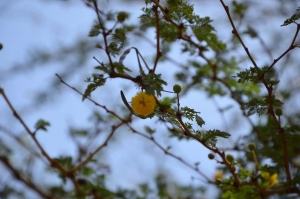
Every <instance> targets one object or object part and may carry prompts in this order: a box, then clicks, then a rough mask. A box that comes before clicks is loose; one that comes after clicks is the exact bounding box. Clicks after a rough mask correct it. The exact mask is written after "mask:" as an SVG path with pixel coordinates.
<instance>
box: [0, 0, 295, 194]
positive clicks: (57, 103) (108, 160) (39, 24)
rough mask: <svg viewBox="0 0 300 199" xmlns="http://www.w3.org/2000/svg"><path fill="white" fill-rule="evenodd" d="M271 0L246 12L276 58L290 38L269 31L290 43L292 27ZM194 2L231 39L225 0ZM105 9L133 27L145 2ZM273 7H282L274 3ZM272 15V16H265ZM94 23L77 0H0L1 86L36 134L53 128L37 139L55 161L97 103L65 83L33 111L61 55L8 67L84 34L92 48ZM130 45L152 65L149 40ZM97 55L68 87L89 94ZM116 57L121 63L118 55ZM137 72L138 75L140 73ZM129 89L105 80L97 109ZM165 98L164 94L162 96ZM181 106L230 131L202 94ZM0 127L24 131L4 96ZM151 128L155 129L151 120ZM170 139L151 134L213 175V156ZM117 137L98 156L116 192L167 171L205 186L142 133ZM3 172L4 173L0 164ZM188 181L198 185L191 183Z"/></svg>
mask: <svg viewBox="0 0 300 199" xmlns="http://www.w3.org/2000/svg"><path fill="white" fill-rule="evenodd" d="M141 2H142V1H141ZM199 2H200V3H199ZM225 2H226V1H225ZM227 2H228V1H227ZM269 2H271V0H267V1H260V3H259V4H260V5H259V6H258V5H255V4H254V5H253V8H252V7H250V9H249V12H247V13H246V17H248V19H247V21H248V22H249V21H250V22H251V20H253V21H255V26H256V27H258V28H259V29H258V30H259V33H260V36H261V37H262V38H263V39H264V41H265V42H266V44H267V45H274V42H275V43H278V48H277V49H276V51H275V52H274V54H273V56H274V58H275V57H278V55H280V53H282V52H283V51H284V50H285V49H286V48H287V47H288V45H289V42H290V41H291V39H288V38H287V39H286V40H280V42H279V41H272V39H271V38H270V37H269V36H268V35H269V33H270V31H274V32H277V33H278V34H282V35H287V37H289V36H290V38H292V35H293V34H294V30H295V27H292V26H291V27H284V28H283V27H280V25H281V24H282V23H283V21H284V20H285V19H286V18H288V17H289V16H290V14H289V13H287V14H288V15H287V16H286V17H285V18H284V17H282V16H278V17H274V13H273V12H274V10H275V8H274V7H273V8H272V6H269V4H268V3H269ZM272 2H273V1H272ZM192 3H193V4H195V12H196V13H198V14H199V13H201V14H200V16H201V17H203V16H210V17H211V18H212V19H214V20H215V22H214V25H216V29H217V33H218V35H219V36H220V38H221V39H223V40H225V41H226V40H228V38H229V37H230V35H231V28H230V26H229V23H228V20H227V16H226V14H225V11H224V10H223V8H222V6H221V4H220V2H219V1H217V0H200V1H192ZM103 4H105V8H106V11H121V10H124V11H128V12H130V13H131V18H130V21H131V22H136V21H137V20H138V16H139V15H141V14H142V11H141V8H142V6H143V5H144V4H143V3H136V4H130V6H128V4H126V3H120V1H116V0H110V1H103ZM276 6H279V5H277V4H276ZM285 6H290V8H289V10H293V9H296V7H294V6H293V5H285ZM261 10H264V11H263V12H264V14H265V16H268V14H269V15H270V20H267V18H265V19H264V20H260V21H258V22H257V21H256V20H257V18H259V17H260V15H259V13H260V11H261ZM287 10H288V9H287ZM267 11H268V12H269V13H266V12H267ZM275 11H276V10H275ZM261 12H262V11H261ZM291 14H292V13H291ZM94 20H95V13H94V12H93V10H91V9H90V8H88V7H86V6H85V5H84V4H83V2H82V1H80V0H74V1H69V2H64V1H50V0H48V1H46V0H31V1H28V0H19V1H9V0H4V1H3V0H2V1H1V2H0V42H1V43H2V44H3V46H4V48H3V49H2V50H1V51H0V60H1V61H0V86H1V87H3V88H4V89H5V92H6V94H7V96H8V97H9V99H10V100H11V102H12V104H13V105H14V106H15V108H16V109H17V110H18V111H20V113H21V115H22V117H23V118H24V120H25V121H26V123H27V125H28V126H29V127H30V128H31V129H33V128H34V124H35V123H36V121H37V120H38V119H40V118H42V119H44V120H46V121H49V122H50V123H51V126H50V127H49V129H48V132H47V133H44V132H40V133H39V134H38V139H39V141H40V143H41V144H42V146H43V147H44V149H45V150H46V151H47V152H48V153H49V154H50V156H51V157H57V156H59V155H71V156H72V155H75V154H76V153H77V151H76V148H75V145H74V144H73V141H72V140H70V137H69V136H68V129H69V127H72V126H75V127H83V128H84V127H86V128H89V127H91V123H90V121H89V120H88V118H89V117H90V115H91V113H92V110H94V109H95V106H94V105H93V104H92V103H90V102H89V101H87V100H86V101H84V102H82V101H81V96H80V95H78V94H77V93H75V92H74V91H73V90H71V89H69V88H67V87H66V86H64V85H63V84H60V85H59V87H58V88H59V89H56V90H53V91H52V92H53V95H51V97H50V98H49V100H48V102H47V103H46V104H45V106H33V105H34V102H35V93H36V91H43V90H45V89H47V88H48V86H49V84H50V83H51V82H52V81H54V80H57V77H56V76H55V73H58V74H61V73H62V71H63V70H64V67H66V65H65V64H63V63H62V62H63V58H62V61H61V62H60V60H58V61H56V62H55V63H48V64H43V63H40V64H37V65H36V66H35V67H33V68H31V69H29V70H24V71H21V72H17V73H13V74H11V73H9V70H10V69H11V68H12V67H15V66H18V67H19V68H21V69H22V68H23V67H24V68H26V67H28V65H26V64H28V59H29V58H30V56H31V55H36V52H37V51H36V49H42V50H47V51H48V50H49V51H50V52H55V50H57V49H59V48H60V47H62V46H69V45H73V43H74V42H75V41H76V40H77V39H78V38H80V37H83V38H84V37H86V38H87V39H89V40H88V41H90V43H89V45H91V46H93V45H94V43H95V41H96V40H97V38H96V39H95V38H88V37H87V35H88V32H89V30H90V28H91V26H92V24H93V21H94ZM149 38H150V39H152V40H153V38H154V37H153V33H152V35H151V34H149ZM244 41H245V43H247V46H248V47H249V49H250V51H252V52H253V51H256V50H258V51H256V52H259V50H261V48H257V45H258V44H259V42H258V41H257V40H251V39H250V38H249V37H246V38H245V40H244ZM131 46H134V47H137V48H138V49H139V50H140V52H141V53H142V55H143V56H145V58H146V59H147V60H148V61H149V60H151V58H152V57H151V56H152V55H153V52H155V48H153V46H151V45H150V44H148V43H146V42H142V43H139V42H134V41H133V42H132V41H131V42H130V44H129V46H128V47H131ZM149 49H150V50H149ZM179 49H180V48H179V45H178V49H174V50H173V52H172V54H170V56H171V57H172V58H174V59H175V60H177V61H179V62H180V61H181V60H184V59H186V58H187V57H186V56H182V55H180V52H179ZM98 53H99V51H97V50H93V51H92V53H90V54H89V55H88V56H89V59H88V62H87V63H85V64H84V66H76V67H74V69H73V70H75V71H73V72H74V74H76V75H75V76H72V78H69V79H65V80H66V81H67V82H68V83H69V84H70V85H72V86H74V87H76V88H78V89H79V90H81V91H84V89H85V87H86V85H87V84H86V83H84V82H83V80H84V79H85V78H86V77H88V76H89V75H90V74H91V73H92V72H94V71H93V67H94V66H96V65H97V63H96V62H95V60H94V59H93V58H92V57H93V56H96V57H97V58H98V59H101V54H100V53H99V55H98ZM291 54H292V56H291V57H292V58H293V57H294V56H295V54H299V53H298V51H297V52H292V53H291ZM234 55H236V56H237V57H240V56H245V53H244V51H242V50H238V51H236V52H234ZM76 58H77V57H72V56H69V57H68V58H67V60H69V63H72V61H73V60H76ZM115 59H116V61H117V60H118V57H116V58H115ZM183 63H184V62H183ZM257 63H259V64H266V63H271V62H270V58H268V56H265V57H262V58H261V59H259V60H258V62H257ZM125 64H126V66H127V65H128V66H131V65H132V67H137V62H136V59H135V54H133V53H131V54H129V55H128V58H127V59H126V60H125ZM168 64H170V63H163V64H161V65H160V66H159V68H158V69H159V70H158V71H160V72H162V74H163V77H164V78H165V79H166V80H167V82H168V86H167V87H165V89H166V90H171V89H172V86H173V84H174V83H175V82H174V79H173V77H172V74H173V73H172V72H171V73H170V72H169V71H167V70H168V68H167V67H168ZM244 64H245V67H249V66H250V63H249V62H244ZM279 65H280V63H279ZM133 69H134V68H133ZM77 70H78V72H77ZM134 70H135V71H137V70H136V69H134ZM166 71H167V72H166ZM8 74H9V75H8ZM284 75H286V76H287V77H293V76H292V75H293V73H292V72H290V73H289V72H285V74H284ZM298 81H299V80H298ZM125 88H134V87H133V84H130V83H128V84H127V83H126V85H124V84H123V83H122V81H119V80H115V79H114V80H108V81H107V84H106V85H105V87H103V88H101V89H99V90H97V91H96V92H94V93H93V94H92V97H93V99H95V100H96V101H97V102H99V103H100V104H105V105H107V107H108V108H110V109H112V110H115V107H116V105H120V104H122V103H123V102H122V101H121V99H120V96H119V92H120V90H121V89H123V90H124V89H125ZM136 92H137V90H136V89H130V90H126V92H125V95H126V97H127V98H128V99H130V98H131V96H133V95H134V94H135V93H136ZM164 96H167V95H165V94H164ZM215 101H217V102H218V105H219V106H220V107H226V106H227V105H234V106H235V107H236V104H235V103H234V102H232V101H231V100H228V98H227V99H220V98H218V97H216V98H215ZM181 105H182V106H189V107H191V108H194V109H195V110H197V111H200V112H201V117H202V118H203V119H204V120H205V122H206V124H205V126H204V129H221V130H226V125H224V124H225V121H224V119H223V118H222V116H221V115H220V114H219V113H218V111H217V110H216V109H217V108H216V107H215V105H216V104H215V103H214V100H212V99H209V98H207V96H206V95H205V94H204V93H203V92H197V93H195V92H194V93H192V94H189V95H187V96H186V97H185V98H183V99H182V100H181ZM98 110H99V109H98ZM101 111H102V110H101ZM240 116H241V112H240V111H239V109H238V107H236V108H234V109H233V110H231V111H229V112H228V113H226V114H225V117H230V118H232V117H236V118H239V117H240ZM240 118H241V117H240ZM149 122H150V120H143V121H142V122H139V123H138V124H137V123H135V124H134V127H136V128H137V129H140V130H141V131H143V132H144V130H143V128H142V127H143V124H145V123H147V124H148V123H149ZM226 122H229V121H226ZM0 125H2V126H5V127H7V128H9V129H10V130H11V131H12V132H13V133H15V134H21V133H23V131H24V130H23V128H22V126H21V125H20V124H19V123H18V122H17V121H16V119H15V118H14V117H13V116H12V114H11V112H10V110H9V109H8V107H7V105H6V104H5V103H4V100H3V99H0ZM149 125H157V124H156V123H153V122H152V123H151V122H150V123H149ZM229 125H233V124H229ZM157 126H158V125H157ZM138 127H140V128H138ZM155 127H156V126H155ZM157 128H158V127H157ZM158 129H159V128H158ZM248 130H249V125H248V124H247V123H245V122H241V123H240V125H237V126H236V127H234V128H232V131H231V132H230V133H232V137H233V138H231V139H229V140H226V141H225V142H224V141H223V142H222V141H221V144H223V145H224V146H225V145H226V146H232V144H233V143H234V141H236V140H237V139H236V138H238V137H240V136H241V135H243V134H245V133H248ZM160 133H162V134H164V136H160V135H159V134H160ZM166 135H167V134H166V132H160V131H159V130H158V131H157V133H156V134H155V135H154V137H155V138H157V139H158V140H159V142H160V143H161V144H162V145H164V146H165V147H167V146H168V145H172V149H171V152H173V153H174V154H176V155H179V156H180V157H182V158H183V159H185V160H186V161H187V162H189V163H191V164H194V163H196V162H200V166H199V169H200V170H201V171H202V172H203V173H205V174H206V175H207V176H208V177H209V178H211V179H213V173H214V172H215V167H216V166H217V164H216V162H215V161H209V160H208V158H207V154H208V153H209V152H208V151H207V150H206V149H204V147H202V146H200V145H199V144H198V143H196V142H192V141H190V142H177V141H176V140H174V139H172V140H170V139H166ZM0 136H1V137H0V138H1V139H2V138H3V139H5V140H7V141H11V140H10V139H9V138H7V136H4V135H3V134H2V132H1V130H0ZM115 138H116V139H118V141H117V142H112V143H109V144H108V147H107V148H105V149H104V150H103V153H101V154H102V156H101V158H103V161H102V162H103V163H104V164H107V165H109V166H110V167H111V173H109V174H108V175H107V177H108V181H107V182H108V186H109V187H111V188H116V187H118V186H121V187H123V188H135V186H136V185H137V184H138V183H143V182H149V180H152V179H151V176H154V175H155V174H156V171H157V169H160V170H162V171H165V172H166V173H168V174H170V177H171V178H173V179H175V180H176V181H178V182H180V183H182V184H192V185H198V184H202V181H203V178H202V177H201V176H199V175H198V174H197V173H195V172H194V171H193V170H191V169H189V168H187V167H186V166H184V165H183V164H182V163H180V162H178V161H177V160H175V159H173V158H172V157H170V156H165V155H164V153H163V152H162V151H161V150H159V149H158V148H157V147H156V146H155V145H154V144H153V143H151V142H149V141H148V140H145V139H143V138H142V137H141V136H138V135H134V134H132V133H129V132H128V131H127V128H123V130H122V131H117V133H116V134H115ZM24 139H25V140H26V139H27V138H26V137H24ZM99 143H102V142H101V140H99ZM16 149H18V148H16ZM20 150H21V149H20ZM16 154H17V153H16ZM19 156H22V153H19V154H18V155H15V156H14V158H15V159H14V160H12V161H16V162H18V160H19V158H20V157H19ZM37 168H39V169H38V172H35V179H36V180H40V179H42V181H44V182H45V183H46V184H50V183H52V182H53V181H55V177H49V175H47V174H45V173H43V169H42V168H41V167H39V166H37ZM0 170H3V167H2V165H1V164H0ZM7 176H8V174H6V173H2V172H0V179H1V178H2V179H5V178H8V177H7ZM191 176H193V177H195V178H197V179H200V180H196V181H191ZM0 182H3V181H1V180H0ZM16 186H17V185H16ZM211 190H212V189H211ZM210 194H213V192H212V191H211V192H210Z"/></svg>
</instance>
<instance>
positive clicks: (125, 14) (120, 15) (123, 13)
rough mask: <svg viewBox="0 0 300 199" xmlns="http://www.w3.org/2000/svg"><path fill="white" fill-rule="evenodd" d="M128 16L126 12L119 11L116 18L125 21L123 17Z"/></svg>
mask: <svg viewBox="0 0 300 199" xmlns="http://www.w3.org/2000/svg"><path fill="white" fill-rule="evenodd" d="M127 17H128V14H127V13H126V12H119V14H118V16H117V19H118V21H119V22H123V21H125V19H126V18H127Z"/></svg>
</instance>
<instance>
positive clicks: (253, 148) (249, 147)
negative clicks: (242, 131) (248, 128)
mask: <svg viewBox="0 0 300 199" xmlns="http://www.w3.org/2000/svg"><path fill="white" fill-rule="evenodd" d="M255 148H256V145H255V144H254V143H253V142H250V143H249V144H248V149H249V150H250V151H254V150H255Z"/></svg>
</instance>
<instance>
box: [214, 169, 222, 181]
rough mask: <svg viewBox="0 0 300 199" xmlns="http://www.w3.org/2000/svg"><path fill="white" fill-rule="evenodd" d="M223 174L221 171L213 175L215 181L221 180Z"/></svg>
mask: <svg viewBox="0 0 300 199" xmlns="http://www.w3.org/2000/svg"><path fill="white" fill-rule="evenodd" d="M223 175H224V174H223V172H222V171H217V172H216V173H215V175H214V178H215V180H221V179H222V178H223Z"/></svg>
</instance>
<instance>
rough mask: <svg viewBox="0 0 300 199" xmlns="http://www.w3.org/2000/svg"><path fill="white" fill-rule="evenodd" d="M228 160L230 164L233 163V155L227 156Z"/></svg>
mask: <svg viewBox="0 0 300 199" xmlns="http://www.w3.org/2000/svg"><path fill="white" fill-rule="evenodd" d="M226 160H227V161H228V162H230V163H233V161H234V157H233V156H232V155H231V154H228V155H226Z"/></svg>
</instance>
